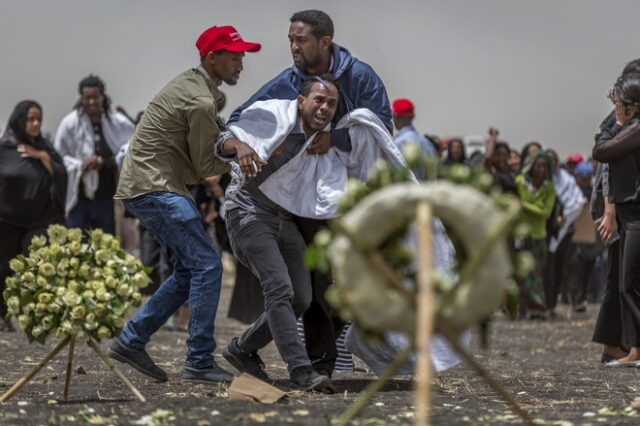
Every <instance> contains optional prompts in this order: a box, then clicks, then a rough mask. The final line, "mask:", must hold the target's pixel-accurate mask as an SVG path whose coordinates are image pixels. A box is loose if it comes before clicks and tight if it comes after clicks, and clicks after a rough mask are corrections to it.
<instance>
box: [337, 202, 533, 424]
mask: <svg viewBox="0 0 640 426" xmlns="http://www.w3.org/2000/svg"><path fill="white" fill-rule="evenodd" d="M416 213H417V214H416V220H417V224H418V259H419V270H418V278H417V286H416V287H417V288H416V292H415V293H413V292H410V291H409V290H408V289H407V288H406V287H405V286H404V285H403V283H402V280H401V279H400V278H399V277H398V275H397V274H396V273H395V271H394V270H393V269H392V268H391V266H389V264H388V263H386V261H385V260H384V258H383V256H382V255H381V254H380V253H379V252H378V251H373V252H371V253H370V254H369V255H368V260H369V264H370V265H371V267H372V268H373V269H375V270H376V271H378V272H379V273H381V274H383V275H384V276H385V278H386V279H387V281H388V282H389V284H390V285H391V286H392V287H394V289H397V290H399V291H401V292H402V293H404V294H405V296H406V297H408V298H409V300H413V301H416V302H415V304H414V306H415V308H416V321H417V324H416V335H415V337H414V338H413V339H412V340H411V342H410V344H409V345H408V346H407V347H406V348H405V349H404V350H403V351H402V352H400V353H399V354H398V355H396V357H395V358H394V360H393V361H392V362H391V363H390V364H389V366H388V367H387V368H386V369H385V371H384V372H383V373H382V374H381V375H380V376H379V377H378V379H376V380H375V381H374V382H372V383H371V384H369V385H368V386H367V387H366V388H365V390H364V391H363V392H362V394H361V395H360V396H359V397H358V399H357V400H356V401H355V402H354V403H353V404H352V405H351V406H350V407H349V408H348V409H347V410H346V411H345V412H344V413H343V414H342V415H341V416H340V417H339V418H338V420H337V423H336V424H337V425H338V426H348V425H349V424H350V423H351V421H352V420H353V419H354V418H355V417H356V416H357V415H358V414H359V413H360V412H361V411H362V410H363V409H364V408H365V407H366V406H367V404H369V402H370V401H371V399H372V398H373V396H374V395H375V394H376V393H377V392H378V391H379V390H380V389H381V388H382V387H383V386H384V385H385V384H386V383H387V382H388V381H389V380H390V379H391V378H392V377H393V376H394V375H395V372H396V371H397V370H398V369H399V368H400V367H402V365H404V364H405V363H406V362H407V360H408V359H409V356H410V355H411V353H412V352H414V351H415V350H416V348H417V356H416V395H415V407H416V419H415V424H416V426H427V425H428V424H429V410H430V399H431V397H430V388H431V379H432V371H431V360H430V355H429V350H430V341H431V337H432V335H433V333H434V326H435V321H434V319H435V318H434V304H433V290H432V279H431V277H432V253H431V251H432V250H431V239H432V235H431V219H432V215H433V212H432V207H431V206H430V204H429V203H428V202H425V201H423V202H419V203H418V205H417V212H416ZM509 222H510V221H509V219H507V220H506V221H505V222H504V223H503V224H502V226H500V227H497V228H496V229H490V230H489V232H488V236H487V238H486V240H485V242H484V247H483V248H484V250H481V251H480V253H479V255H477V256H475V257H474V258H472V259H470V262H469V264H468V265H466V267H465V269H464V270H463V271H462V278H465V277H468V276H473V275H474V274H475V271H476V270H477V268H478V267H479V266H480V264H481V263H482V261H483V260H484V259H485V256H486V254H487V253H489V252H490V250H491V248H492V247H493V245H494V244H495V243H496V242H497V241H498V240H499V239H500V238H501V237H502V236H503V235H504V233H505V232H506V230H507V228H508V225H509ZM332 225H333V226H334V227H335V229H336V230H337V231H338V232H341V233H342V234H343V235H345V236H346V237H347V238H349V239H350V240H351V242H352V243H353V244H357V243H356V241H355V239H354V238H352V237H351V235H350V233H349V232H348V231H347V230H346V229H344V228H343V227H342V226H341V225H340V224H339V223H336V222H334V223H332ZM437 332H438V333H439V334H440V335H442V336H443V337H444V338H445V340H447V342H448V343H449V345H451V347H452V348H453V350H454V351H455V352H456V353H457V354H458V355H459V356H460V357H461V358H462V359H463V360H464V361H465V362H466V363H467V364H469V366H470V367H471V368H472V369H473V370H474V372H475V373H476V374H477V375H478V376H480V377H481V378H483V379H484V380H485V382H486V383H487V385H488V386H489V387H490V388H491V389H492V390H493V391H494V392H496V393H497V394H498V395H499V396H500V397H501V398H502V399H503V400H504V401H505V402H506V403H507V405H508V406H509V407H510V408H511V410H512V411H513V412H514V413H515V414H517V415H518V416H520V418H521V419H522V420H523V421H524V423H525V424H530V425H532V424H534V422H533V419H532V418H531V416H530V415H529V413H528V412H527V411H526V410H525V409H523V408H522V407H521V406H520V405H519V404H518V402H517V401H516V400H515V398H514V397H513V396H512V395H511V394H510V393H509V391H507V390H506V389H505V388H504V387H503V386H502V385H501V384H500V383H499V382H498V381H497V380H496V379H495V378H493V376H491V374H490V373H489V372H488V371H487V370H486V369H485V368H484V367H483V366H482V365H481V364H479V363H478V362H477V361H476V360H475V359H474V358H473V356H472V355H471V354H470V353H469V352H468V351H467V350H466V349H465V348H464V347H463V346H462V345H461V344H460V343H459V341H458V336H457V335H456V333H454V332H453V331H452V330H451V329H449V327H448V326H447V325H446V323H444V322H443V321H440V322H439V323H438V325H437Z"/></svg>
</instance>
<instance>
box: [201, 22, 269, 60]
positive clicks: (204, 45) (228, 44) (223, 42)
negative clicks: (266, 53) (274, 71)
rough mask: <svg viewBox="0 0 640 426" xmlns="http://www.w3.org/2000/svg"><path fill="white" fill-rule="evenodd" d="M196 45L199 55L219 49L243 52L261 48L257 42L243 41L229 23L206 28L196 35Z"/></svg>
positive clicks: (205, 54)
mask: <svg viewBox="0 0 640 426" xmlns="http://www.w3.org/2000/svg"><path fill="white" fill-rule="evenodd" d="M196 47H197V48H198V52H200V56H201V57H203V56H207V55H208V54H209V53H211V52H218V51H220V50H227V51H229V52H236V53H244V52H257V51H259V50H260V49H261V48H262V46H261V45H260V44H258V43H250V42H248V41H244V40H243V39H242V37H241V36H240V33H239V32H238V30H236V29H235V28H234V27H232V26H230V25H225V26H222V27H211V28H207V29H206V30H204V32H203V33H202V34H200V37H198V40H197V41H196Z"/></svg>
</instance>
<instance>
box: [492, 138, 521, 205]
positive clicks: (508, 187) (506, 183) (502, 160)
mask: <svg viewBox="0 0 640 426" xmlns="http://www.w3.org/2000/svg"><path fill="white" fill-rule="evenodd" d="M491 150H492V154H491V156H490V157H488V158H489V161H488V162H485V166H488V167H487V171H488V172H489V173H491V175H492V176H493V181H494V183H495V184H496V185H497V186H499V187H500V189H502V192H504V193H507V194H513V195H517V188H516V180H515V174H514V173H513V172H512V171H511V168H510V167H509V155H510V153H511V150H510V149H509V145H508V144H507V143H506V142H496V143H495V145H493V147H492V149H491Z"/></svg>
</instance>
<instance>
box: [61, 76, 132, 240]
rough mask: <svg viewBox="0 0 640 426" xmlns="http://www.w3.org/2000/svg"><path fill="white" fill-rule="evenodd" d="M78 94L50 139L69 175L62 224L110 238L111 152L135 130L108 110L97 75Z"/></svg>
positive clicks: (113, 169) (112, 224)
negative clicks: (93, 230) (97, 229)
mask: <svg viewBox="0 0 640 426" xmlns="http://www.w3.org/2000/svg"><path fill="white" fill-rule="evenodd" d="M78 92H79V94H80V99H79V100H78V102H76V105H75V106H74V108H73V111H71V112H70V113H69V114H68V115H67V116H65V117H64V118H63V119H62V121H61V122H60V126H58V131H57V133H56V137H55V141H54V146H55V148H56V150H57V151H58V153H59V154H60V155H61V156H62V158H63V160H64V164H65V166H66V168H67V172H68V174H69V186H68V197H67V198H68V200H67V205H66V211H67V214H68V217H67V224H68V225H69V227H71V228H81V229H92V228H100V229H102V230H103V231H105V232H107V233H109V234H115V232H116V225H115V212H114V201H113V195H114V194H115V192H116V186H117V183H118V182H117V180H118V166H117V163H116V154H117V153H118V151H119V150H120V148H121V147H122V145H124V144H126V143H127V142H128V141H129V139H130V138H131V136H132V135H133V131H134V130H135V126H134V124H133V123H132V122H131V121H130V120H129V119H128V118H127V117H125V116H124V115H122V114H121V113H119V112H116V111H114V110H113V109H111V99H110V98H109V96H108V95H107V94H106V93H105V84H104V81H102V79H101V78H100V77H98V76H95V75H89V76H88V77H85V78H83V79H82V80H81V81H80V83H79V84H78Z"/></svg>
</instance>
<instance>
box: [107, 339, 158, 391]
mask: <svg viewBox="0 0 640 426" xmlns="http://www.w3.org/2000/svg"><path fill="white" fill-rule="evenodd" d="M107 355H109V356H110V357H111V358H113V359H115V360H116V361H120V362H122V363H124V364H129V365H130V366H131V367H133V368H135V369H136V370H138V371H139V372H141V373H142V374H144V375H146V376H149V377H151V378H152V379H155V380H157V381H159V382H166V381H167V380H169V378H168V377H167V373H165V372H164V370H163V369H162V368H160V367H158V366H157V365H156V363H155V362H153V360H152V359H151V357H150V356H149V354H148V353H147V351H146V350H144V349H132V348H130V347H128V346H126V345H125V344H124V343H122V342H121V341H120V339H118V338H115V339H113V342H111V344H110V345H109V349H107Z"/></svg>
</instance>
